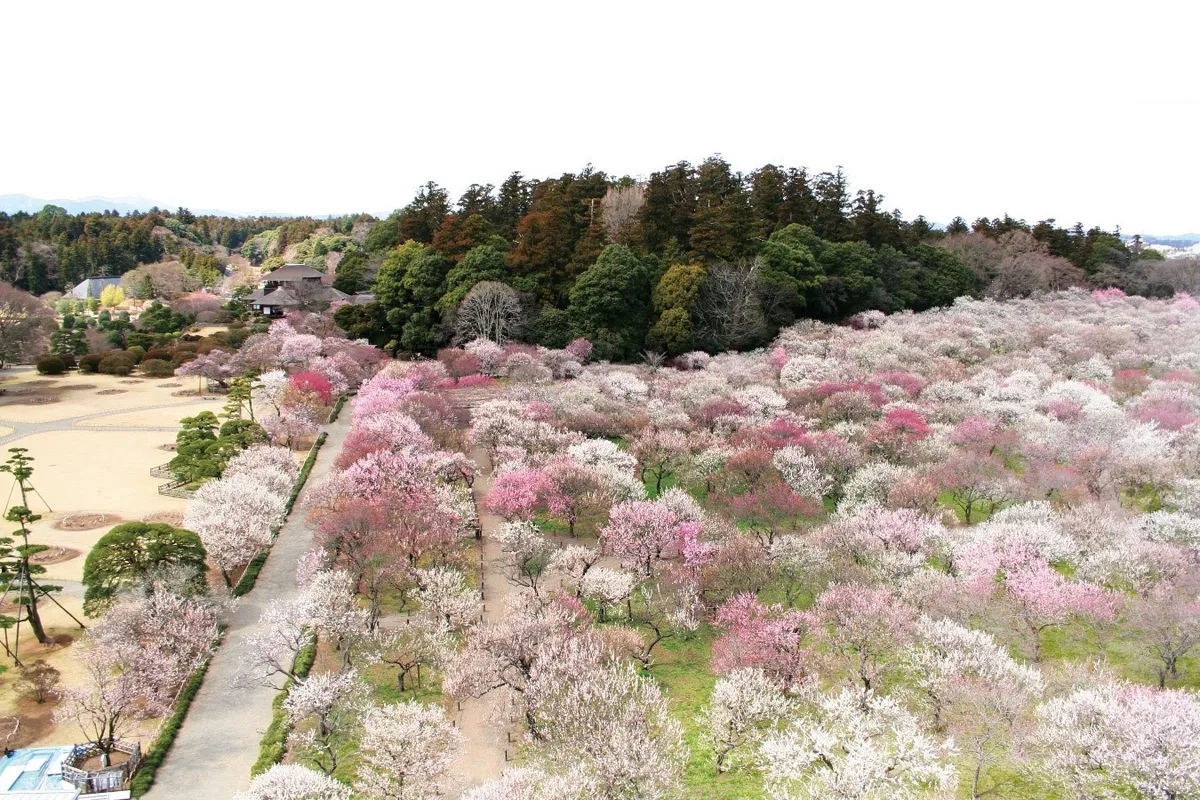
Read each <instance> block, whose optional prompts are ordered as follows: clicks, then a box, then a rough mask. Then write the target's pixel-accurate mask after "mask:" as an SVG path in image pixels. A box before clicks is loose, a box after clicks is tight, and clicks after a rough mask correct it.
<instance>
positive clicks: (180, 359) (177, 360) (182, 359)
mask: <svg viewBox="0 0 1200 800" xmlns="http://www.w3.org/2000/svg"><path fill="white" fill-rule="evenodd" d="M195 358H196V353H195V352H194V351H192V350H175V352H174V353H172V354H171V366H172V367H175V368H176V369H179V367H180V366H181V365H183V364H186V363H187V362H189V361H193V360H195Z"/></svg>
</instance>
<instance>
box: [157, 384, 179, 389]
mask: <svg viewBox="0 0 1200 800" xmlns="http://www.w3.org/2000/svg"><path fill="white" fill-rule="evenodd" d="M180 386H183V384H182V383H156V384H154V388H156V389H178V388H179V387H180Z"/></svg>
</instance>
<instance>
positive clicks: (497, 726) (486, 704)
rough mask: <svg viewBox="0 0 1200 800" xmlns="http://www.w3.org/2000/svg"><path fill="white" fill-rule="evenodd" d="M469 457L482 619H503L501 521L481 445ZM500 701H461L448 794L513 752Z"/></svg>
mask: <svg viewBox="0 0 1200 800" xmlns="http://www.w3.org/2000/svg"><path fill="white" fill-rule="evenodd" d="M471 460H472V461H474V462H475V465H476V467H477V471H476V475H475V486H474V488H473V489H472V493H473V494H474V496H475V505H476V507H478V508H479V524H480V527H481V528H482V529H483V539H482V541H481V542H480V544H481V545H482V549H483V602H484V612H483V618H484V620H486V621H488V622H493V621H496V620H498V619H500V618H501V616H502V615H503V613H504V608H505V600H506V599H507V598H508V597H511V596H512V595H513V594H514V593H515V591H516V590H515V587H513V585H512V584H511V583H509V581H508V579H507V578H506V577H505V573H504V568H503V566H502V562H501V555H500V545H499V544H498V543H497V542H496V538H495V537H496V531H497V529H499V527H500V525H501V524H503V522H504V520H502V519H500V518H499V517H496V516H493V515H491V514H488V513H487V512H486V511H484V500H485V499H486V498H487V493H488V489H489V488H490V487H491V485H492V471H491V464H490V461H489V459H488V455H487V453H486V452H485V451H484V450H483V449H481V448H476V449H474V450H472V451H471ZM499 705H500V701H499V698H498V697H497V696H495V695H487V696H485V697H483V698H481V699H479V700H464V701H463V702H462V703H461V704H460V710H459V711H458V712H457V713H456V714H455V717H454V718H455V721H456V723H457V725H458V729H459V730H460V731H461V732H462V735H463V739H464V744H465V747H464V749H463V754H462V756H460V757H459V758H458V759H457V760H456V761H455V762H454V764H453V765H452V766H451V767H450V770H449V772H448V773H447V776H446V782H445V791H446V796H447V797H449V798H457V797H460V796H461V795H462V794H463V792H465V791H466V790H467V789H470V788H472V787H474V786H478V785H479V784H481V783H483V782H484V781H489V780H492V779H494V778H499V777H500V774H501V772H502V771H503V770H504V765H505V751H506V750H507V751H508V753H509V754H510V755H511V754H512V753H513V751H514V749H515V747H516V745H515V744H513V743H509V741H508V739H509V733H510V730H509V729H508V728H505V727H503V725H502V723H497V722H496V721H495V720H496V718H497V717H498V716H499V715H498V714H497V713H496V712H497V708H498V706H499ZM512 738H513V740H514V742H515V741H516V739H517V733H516V732H512Z"/></svg>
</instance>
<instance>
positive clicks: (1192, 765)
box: [1034, 681, 1200, 798]
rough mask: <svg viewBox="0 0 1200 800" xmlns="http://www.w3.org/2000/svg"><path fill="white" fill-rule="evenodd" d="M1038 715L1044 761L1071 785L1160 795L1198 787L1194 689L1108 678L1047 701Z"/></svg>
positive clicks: (1192, 792) (1199, 732)
mask: <svg viewBox="0 0 1200 800" xmlns="http://www.w3.org/2000/svg"><path fill="white" fill-rule="evenodd" d="M1037 716H1038V727H1037V731H1036V733H1035V736H1034V742H1036V743H1037V744H1039V745H1040V748H1039V751H1040V753H1041V754H1042V759H1043V766H1044V768H1045V769H1046V770H1048V771H1049V772H1050V773H1051V775H1052V776H1054V777H1055V778H1057V779H1058V780H1059V781H1060V782H1061V783H1062V784H1063V785H1064V787H1065V788H1068V790H1070V789H1074V790H1075V791H1079V790H1082V791H1083V792H1090V793H1092V794H1094V795H1101V796H1103V795H1105V794H1109V795H1111V796H1124V797H1157V798H1185V797H1194V796H1196V794H1197V793H1198V792H1200V771H1198V770H1197V769H1196V764H1197V763H1200V700H1198V699H1197V697H1196V694H1195V693H1194V692H1189V691H1181V690H1174V689H1166V690H1154V689H1150V688H1148V687H1144V686H1133V685H1129V684H1123V683H1116V682H1111V681H1106V682H1102V683H1099V684H1097V685H1095V686H1089V687H1083V688H1079V689H1076V690H1075V691H1074V692H1072V693H1071V694H1069V695H1066V696H1064V697H1057V698H1054V699H1052V700H1049V701H1047V702H1046V703H1044V704H1042V705H1041V706H1040V707H1039V708H1038V710H1037Z"/></svg>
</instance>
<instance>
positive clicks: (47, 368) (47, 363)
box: [37, 356, 67, 375]
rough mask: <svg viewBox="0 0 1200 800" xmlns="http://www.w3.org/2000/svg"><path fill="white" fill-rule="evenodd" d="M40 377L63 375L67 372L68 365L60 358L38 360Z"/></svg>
mask: <svg viewBox="0 0 1200 800" xmlns="http://www.w3.org/2000/svg"><path fill="white" fill-rule="evenodd" d="M37 371H38V374H39V375H62V374H63V373H64V372H66V371H67V365H66V364H65V363H63V360H62V359H61V358H59V357H58V356H42V357H41V358H39V359H38V360H37Z"/></svg>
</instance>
